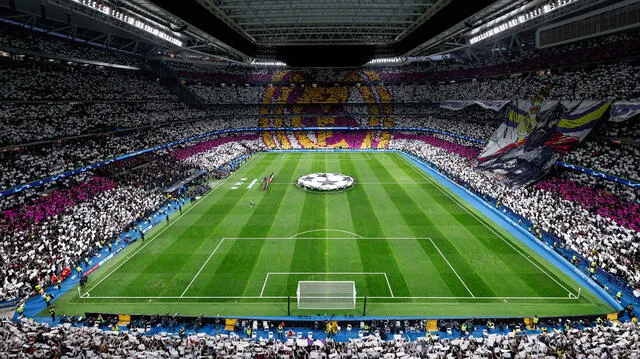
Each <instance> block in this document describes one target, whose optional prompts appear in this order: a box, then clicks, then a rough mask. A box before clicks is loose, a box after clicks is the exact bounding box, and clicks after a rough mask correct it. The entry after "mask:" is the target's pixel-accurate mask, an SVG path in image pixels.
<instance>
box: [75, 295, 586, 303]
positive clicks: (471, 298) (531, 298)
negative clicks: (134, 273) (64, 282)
mask: <svg viewBox="0 0 640 359" xmlns="http://www.w3.org/2000/svg"><path fill="white" fill-rule="evenodd" d="M286 298H288V297H286V296H262V297H259V296H236V297H234V296H194V297H175V296H173V297H162V296H158V297H153V296H152V297H130V296H123V297H82V299H286ZM356 298H358V299H364V297H358V296H356ZM367 298H369V299H391V298H393V299H465V300H483V299H489V300H498V299H509V300H511V299H520V300H577V299H578V298H569V297H369V296H367ZM167 303H174V302H163V303H162V304H167ZM175 303H178V302H175ZM148 304H154V303H148ZM390 304H391V303H390ZM395 304H401V303H395Z"/></svg>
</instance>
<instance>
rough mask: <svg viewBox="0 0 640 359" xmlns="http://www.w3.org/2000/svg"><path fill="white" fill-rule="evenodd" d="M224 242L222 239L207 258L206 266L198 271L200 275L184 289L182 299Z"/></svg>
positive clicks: (194, 277) (197, 274)
mask: <svg viewBox="0 0 640 359" xmlns="http://www.w3.org/2000/svg"><path fill="white" fill-rule="evenodd" d="M222 242H224V238H222V240H220V242H219V243H218V245H217V246H216V248H215V249H214V250H213V252H211V254H209V258H207V260H206V261H205V262H204V264H203V265H202V267H200V270H199V271H198V273H196V275H195V276H193V279H192V280H191V283H189V285H188V286H187V288H185V289H184V292H182V294H181V295H180V297H184V294H185V293H186V292H187V291H188V290H189V288H190V287H191V285H192V284H193V282H195V281H196V278H198V276H199V275H200V273H201V272H202V270H203V269H204V267H205V266H206V265H207V263H209V260H211V257H213V255H214V254H216V252H217V251H218V248H220V245H221V244H222Z"/></svg>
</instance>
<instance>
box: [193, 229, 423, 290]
mask: <svg viewBox="0 0 640 359" xmlns="http://www.w3.org/2000/svg"><path fill="white" fill-rule="evenodd" d="M385 240H413V241H418V240H430V238H428V237H424V238H416V237H384V238H382V237H380V238H356V237H332V238H292V237H241V238H232V237H226V238H223V239H222V240H221V241H220V242H219V243H218V245H217V246H216V248H215V249H214V250H213V252H211V254H210V256H209V258H208V259H207V261H205V263H204V264H203V265H202V267H201V268H200V271H199V272H198V274H197V275H196V276H195V277H194V278H193V280H192V283H191V285H190V287H188V288H187V289H186V290H185V291H184V292H183V294H182V295H183V296H184V297H190V296H192V295H195V294H196V293H200V294H201V293H202V288H200V287H201V286H202V285H203V284H204V283H199V282H205V281H206V280H202V281H200V280H198V275H199V276H200V277H211V276H213V277H217V276H218V275H217V273H216V272H220V273H227V274H231V273H234V272H235V273H236V275H237V274H238V272H240V271H241V270H240V269H236V268H233V267H231V266H230V265H229V264H227V267H226V268H223V266H224V265H223V264H222V263H223V262H225V261H224V258H225V256H226V255H229V254H233V252H235V253H238V252H242V253H248V252H250V251H252V250H255V248H256V246H255V245H254V244H255V242H254V241H263V242H264V243H262V244H261V246H259V247H260V249H259V251H260V253H261V255H260V257H259V259H258V260H257V261H256V263H255V266H254V267H253V270H252V271H251V272H250V273H245V275H244V276H243V279H242V280H243V281H244V280H246V281H247V285H246V288H245V291H244V293H242V294H241V293H232V292H227V291H226V290H225V286H224V283H223V282H224V277H220V279H221V280H220V281H216V282H217V283H220V288H217V290H216V292H217V293H219V294H223V295H225V296H237V297H240V296H252V297H259V298H269V297H286V296H292V297H295V295H296V288H297V283H298V281H354V282H355V283H356V289H357V290H358V296H359V297H360V296H365V295H367V296H374V297H385V298H393V297H394V291H393V280H392V278H390V276H389V275H388V274H387V273H386V272H385V271H384V267H376V268H365V267H364V264H363V263H362V262H361V261H360V260H359V258H360V257H359V255H358V253H359V249H358V241H380V245H381V246H382V245H383V241H385ZM302 241H304V242H307V243H305V245H313V244H312V242H313V241H326V247H324V249H325V250H323V253H305V261H304V264H301V263H299V262H298V263H297V264H296V265H292V261H295V260H296V259H297V260H298V261H299V259H300V258H294V257H296V254H295V253H294V251H296V245H297V244H299V243H300V242H302ZM251 242H253V243H251ZM243 243H247V245H246V246H245V245H244V244H243ZM298 250H299V249H298ZM319 259H321V260H319ZM227 262H228V261H227ZM350 264H351V265H350ZM199 273H202V275H200V274H199ZM237 278H238V277H237V276H236V279H237Z"/></svg>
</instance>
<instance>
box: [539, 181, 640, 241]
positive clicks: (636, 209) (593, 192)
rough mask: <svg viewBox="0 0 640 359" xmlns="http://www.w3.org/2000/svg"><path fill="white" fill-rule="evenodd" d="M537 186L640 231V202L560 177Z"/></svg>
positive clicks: (541, 182)
mask: <svg viewBox="0 0 640 359" xmlns="http://www.w3.org/2000/svg"><path fill="white" fill-rule="evenodd" d="M536 188H538V189H542V190H545V191H550V192H554V193H557V194H559V195H560V196H561V197H562V198H563V199H565V200H567V201H572V202H577V203H579V204H580V205H581V206H582V207H583V208H584V209H586V210H588V211H589V212H592V213H597V214H599V215H601V216H602V217H606V218H610V219H611V220H612V221H614V222H616V223H617V224H619V225H621V226H623V227H626V228H630V229H633V230H636V231H640V204H639V203H632V202H627V201H624V200H622V199H620V198H619V197H617V196H615V195H614V194H612V193H610V192H607V191H605V190H603V189H597V188H594V187H591V186H584V185H581V184H579V183H577V182H574V181H571V180H565V179H560V178H554V179H545V180H542V181H539V182H538V183H537V184H536Z"/></svg>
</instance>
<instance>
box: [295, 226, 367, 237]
mask: <svg viewBox="0 0 640 359" xmlns="http://www.w3.org/2000/svg"><path fill="white" fill-rule="evenodd" d="M313 232H340V233H346V234H351V235H352V236H354V237H358V238H364V237H362V236H361V235H359V234H357V233H353V232H349V231H345V230H342V229H331V228H320V229H310V230H308V231H304V232H300V233H296V234H294V235H292V236H291V237H289V238H292V239H293V238H296V237H298V236H300V235H303V234H307V233H313Z"/></svg>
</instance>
